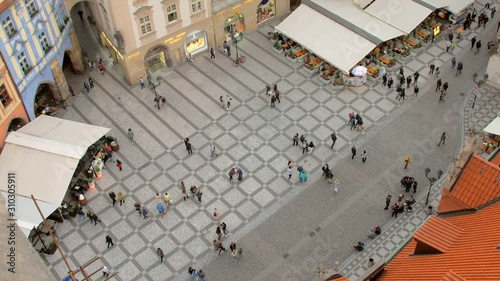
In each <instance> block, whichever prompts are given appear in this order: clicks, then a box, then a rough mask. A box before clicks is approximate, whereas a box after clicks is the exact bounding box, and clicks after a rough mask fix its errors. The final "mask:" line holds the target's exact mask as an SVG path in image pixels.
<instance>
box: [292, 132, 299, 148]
mask: <svg viewBox="0 0 500 281" xmlns="http://www.w3.org/2000/svg"><path fill="white" fill-rule="evenodd" d="M292 141H293V146H296V145H299V133H296V134H295V135H294V136H293V138H292Z"/></svg>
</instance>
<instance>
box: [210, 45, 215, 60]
mask: <svg viewBox="0 0 500 281" xmlns="http://www.w3.org/2000/svg"><path fill="white" fill-rule="evenodd" d="M210 59H211V60H214V59H215V51H214V48H213V47H211V48H210Z"/></svg>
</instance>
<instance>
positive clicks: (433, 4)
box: [413, 0, 453, 10]
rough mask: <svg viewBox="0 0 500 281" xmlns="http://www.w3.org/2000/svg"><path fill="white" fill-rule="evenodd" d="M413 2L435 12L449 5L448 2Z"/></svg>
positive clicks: (444, 0) (426, 0) (421, 0)
mask: <svg viewBox="0 0 500 281" xmlns="http://www.w3.org/2000/svg"><path fill="white" fill-rule="evenodd" d="M413 1H414V2H416V3H419V4H421V5H423V6H426V7H427V8H429V9H432V10H437V9H440V8H443V7H446V6H448V5H449V4H448V3H449V2H450V0H413ZM451 1H453V0H451Z"/></svg>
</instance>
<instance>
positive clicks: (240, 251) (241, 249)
mask: <svg viewBox="0 0 500 281" xmlns="http://www.w3.org/2000/svg"><path fill="white" fill-rule="evenodd" d="M242 257H243V248H241V247H240V248H239V249H238V260H240V259H241V258H242Z"/></svg>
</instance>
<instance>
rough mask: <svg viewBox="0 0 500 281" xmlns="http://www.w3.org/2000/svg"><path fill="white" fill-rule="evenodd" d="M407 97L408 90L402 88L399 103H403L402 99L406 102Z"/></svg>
mask: <svg viewBox="0 0 500 281" xmlns="http://www.w3.org/2000/svg"><path fill="white" fill-rule="evenodd" d="M405 96H406V90H405V89H404V88H401V91H400V92H399V95H398V101H401V99H403V100H405Z"/></svg>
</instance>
